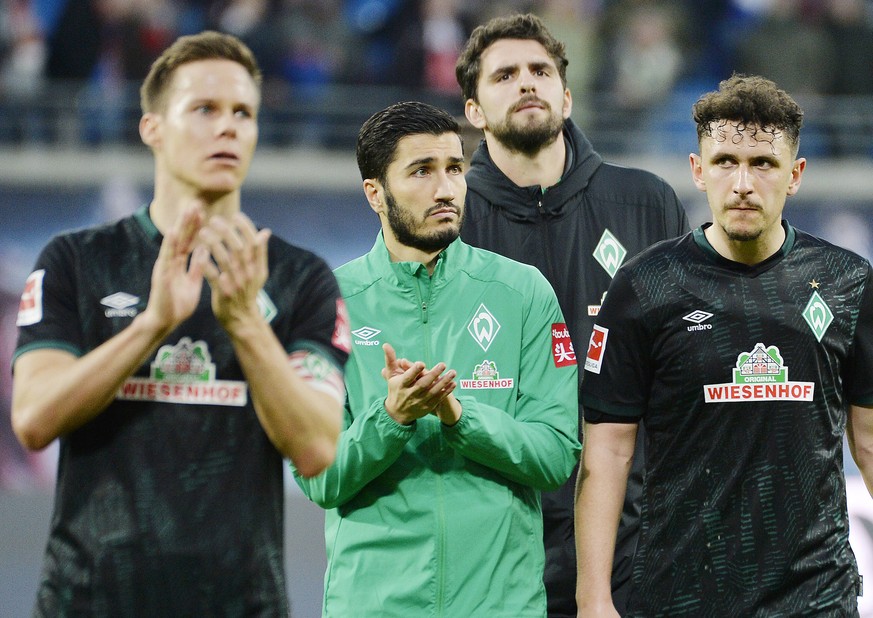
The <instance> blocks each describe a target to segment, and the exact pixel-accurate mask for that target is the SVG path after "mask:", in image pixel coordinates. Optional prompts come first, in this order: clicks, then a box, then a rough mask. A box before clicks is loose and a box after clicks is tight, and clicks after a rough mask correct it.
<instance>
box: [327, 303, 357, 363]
mask: <svg viewBox="0 0 873 618" xmlns="http://www.w3.org/2000/svg"><path fill="white" fill-rule="evenodd" d="M350 328H351V327H350V326H349V312H348V311H347V310H346V303H345V301H344V300H343V299H342V298H337V299H336V322H335V323H334V327H333V337H331V340H330V342H331V343H332V344H333V346H334V347H335V348H337V349H339V350H342V351H343V352H345V353H346V354H348V353H349V352H351V350H352V334H351V332H349V329H350Z"/></svg>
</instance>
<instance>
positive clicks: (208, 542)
mask: <svg viewBox="0 0 873 618" xmlns="http://www.w3.org/2000/svg"><path fill="white" fill-rule="evenodd" d="M161 240H162V239H161V237H160V235H159V233H158V231H157V230H156V229H155V227H154V225H153V224H152V222H151V220H150V219H149V218H148V215H147V214H146V211H145V210H142V211H140V212H139V213H138V214H137V215H136V216H134V217H130V218H127V219H123V220H121V221H120V222H118V223H114V224H110V225H106V226H102V227H98V228H92V229H88V230H83V231H80V232H74V233H71V234H65V235H62V236H59V237H57V238H55V239H53V240H52V242H51V243H49V245H48V246H47V247H46V248H45V249H44V250H43V252H42V254H41V255H40V257H39V258H38V261H37V265H36V269H35V271H34V273H33V274H32V275H31V276H30V278H29V279H28V284H27V289H26V290H25V293H24V296H23V297H22V303H21V309H20V311H19V319H18V322H19V325H20V327H21V329H20V335H19V342H18V349H17V351H16V355H19V354H23V353H26V352H28V351H29V350H33V349H36V348H52V349H62V350H67V351H70V352H72V353H73V354H75V355H77V356H82V355H84V354H87V353H88V352H89V351H91V350H93V349H94V348H96V347H97V346H99V345H100V344H101V343H103V342H104V341H106V340H107V339H109V338H111V337H113V336H114V335H116V334H117V333H118V332H120V331H121V330H122V329H124V328H126V327H127V326H128V325H129V324H130V322H131V320H133V318H134V316H136V315H137V314H138V313H139V312H141V311H142V310H143V309H144V308H145V307H146V304H147V302H148V296H149V289H150V281H151V271H152V266H153V264H154V262H155V259H156V258H157V255H158V250H159V248H160V244H161ZM269 265H270V276H269V279H268V281H267V283H266V285H265V286H264V289H263V290H262V293H261V295H260V296H259V300H260V304H261V306H262V313H263V314H264V316H265V318H266V319H268V320H269V321H270V325H271V327H272V328H273V330H274V332H275V333H276V335H277V337H278V339H279V341H280V342H281V343H282V345H283V346H285V349H286V350H287V351H288V353H289V357H290V360H289V362H295V359H296V358H298V356H299V355H300V354H301V352H303V351H306V350H309V351H313V352H315V354H316V355H317V356H318V357H319V358H321V359H324V361H325V362H329V363H332V364H334V365H336V366H340V365H341V364H342V362H343V361H344V360H345V356H346V353H345V352H344V351H343V350H341V349H340V347H341V346H340V347H337V346H334V345H333V343H332V340H333V336H334V331H335V326H336V323H337V314H338V303H341V300H340V296H339V288H338V287H337V284H336V280H335V279H334V277H333V274H332V273H331V272H330V269H329V268H328V266H327V265H326V264H325V263H324V262H323V261H322V260H321V259H319V258H317V257H316V256H314V255H312V254H311V253H309V252H307V251H303V250H301V249H298V248H296V247H293V246H291V245H289V244H287V243H285V242H283V241H281V240H280V239H278V238H275V237H274V238H271V239H270V244H269ZM341 313H342V312H341ZM343 315H344V314H343ZM310 358H312V357H310ZM283 504H284V489H283V473H282V457H281V455H280V453H279V452H278V451H277V450H276V449H275V448H274V447H273V445H272V444H271V443H270V441H269V440H268V438H267V436H266V434H265V433H264V431H263V429H262V427H261V425H260V423H259V422H258V419H257V416H256V414H255V411H254V408H253V406H252V403H251V396H250V394H249V392H248V386H247V384H246V381H245V377H244V375H243V373H242V369H241V368H240V366H239V363H238V362H237V360H236V357H235V355H234V352H233V347H232V345H231V342H230V339H229V338H228V336H227V334H226V333H225V331H224V330H223V329H222V328H221V327H220V325H219V324H218V322H217V321H216V319H215V317H214V315H213V313H212V309H211V306H210V291H209V286H208V285H207V284H205V283H204V289H203V294H202V296H201V299H200V304H199V306H198V308H197V309H196V311H195V313H194V315H193V316H192V317H190V318H189V319H188V320H186V321H185V322H184V323H182V324H181V325H180V326H179V328H178V329H177V330H176V331H175V332H173V333H172V334H170V335H169V336H168V337H167V338H166V340H165V341H164V342H163V343H162V345H161V346H160V347H159V349H158V350H157V352H156V353H155V354H154V355H153V357H152V358H150V359H149V360H148V361H147V362H146V363H144V364H143V365H142V366H141V367H140V368H139V370H138V371H137V372H136V373H135V374H134V376H132V377H131V378H130V379H128V380H127V381H126V382H125V384H124V385H123V387H122V388H121V389H120V390H119V393H118V396H117V398H116V400H115V401H114V402H113V403H112V404H111V405H110V406H109V407H108V408H107V409H106V410H105V411H103V412H102V413H100V414H99V415H98V416H96V417H95V418H94V419H93V420H91V421H90V422H88V423H86V424H85V425H83V426H82V427H80V428H78V429H76V430H75V431H73V432H71V433H69V434H68V435H65V436H63V437H62V438H61V440H60V455H59V465H58V481H57V493H56V499H55V507H54V513H53V516H52V524H51V532H50V537H49V541H48V548H47V551H46V558H45V564H44V569H43V575H42V578H43V579H42V583H41V586H40V589H39V593H38V594H39V596H38V601H37V608H36V611H35V615H38V616H71V615H76V616H78V615H88V616H244V615H245V616H271V617H272V616H279V615H286V614H287V613H288V603H287V600H286V589H285V580H284V566H283V565H284V559H283Z"/></svg>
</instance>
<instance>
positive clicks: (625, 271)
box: [582, 223, 873, 616]
mask: <svg viewBox="0 0 873 618" xmlns="http://www.w3.org/2000/svg"><path fill="white" fill-rule="evenodd" d="M783 226H784V228H785V231H786V240H785V242H784V244H783V246H782V247H781V249H780V251H778V252H777V253H776V254H775V255H773V256H771V257H770V258H768V259H767V260H765V261H764V262H762V263H760V264H757V265H755V266H746V265H743V264H739V263H736V262H732V261H730V260H727V259H725V258H723V257H721V256H720V255H718V254H717V253H716V252H715V251H714V250H713V249H712V247H711V246H710V245H709V243H708V242H707V240H706V238H705V235H704V231H703V230H704V228H705V226H704V228H699V229H697V230H695V231H693V232H691V233H689V234H687V235H685V236H684V237H682V238H680V239H675V240H670V241H664V242H662V243H660V244H658V245H656V246H654V247H652V248H651V249H649V250H647V251H644V252H643V253H641V254H640V255H638V256H637V257H635V258H634V259H632V260H631V261H629V262H628V263H627V264H626V265H625V266H624V267H623V268H622V269H621V270H619V272H618V273H617V274H616V277H615V279H614V281H613V284H612V285H611V287H610V289H609V292H608V294H607V297H606V300H605V302H604V304H603V306H602V309H601V312H600V314H599V315H598V317H597V324H596V326H595V328H594V331H593V333H592V335H591V339H590V341H589V350H588V354H587V358H586V371H585V376H584V380H583V385H582V402H583V405H584V407H585V414H586V419H588V420H589V421H592V422H599V421H603V420H608V421H613V422H621V421H631V422H632V421H636V420H642V421H643V423H644V425H645V428H646V435H647V448H646V470H647V479H646V484H645V488H644V494H643V495H644V498H643V514H642V528H641V536H640V544H639V547H638V551H637V555H636V557H635V561H634V583H635V585H636V586H637V588H636V590H635V593H634V596H633V597H632V600H631V608H632V611H631V613H630V615H632V616H783V615H784V616H788V615H810V614H812V613H816V615H834V616H846V615H853V613H855V612H857V609H856V594H857V580H858V575H857V568H856V565H855V559H854V556H853V554H852V550H851V548H850V547H849V541H848V532H849V530H848V516H847V512H846V489H845V478H844V473H843V435H844V432H845V427H846V419H847V410H848V406H849V405H850V404H857V405H864V406H873V274H871V268H870V264H869V262H867V261H866V260H865V259H863V258H861V257H860V256H857V255H855V254H854V253H852V252H850V251H847V250H845V249H841V248H839V247H836V246H834V245H831V244H829V243H827V242H825V241H823V240H820V239H817V238H815V237H813V236H810V235H808V234H805V233H803V232H801V231H798V230H795V229H794V228H793V227H791V226H790V225H788V224H787V223H783Z"/></svg>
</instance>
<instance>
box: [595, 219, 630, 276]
mask: <svg viewBox="0 0 873 618" xmlns="http://www.w3.org/2000/svg"><path fill="white" fill-rule="evenodd" d="M593 255H594V259H595V260H597V263H598V264H600V265H601V266H603V270H605V271H606V272H607V273H609V276H610V277H615V273H616V272H617V271H618V268H619V267H620V266H621V265H622V263H624V258H625V257H626V256H627V249H625V248H624V247H623V246H622V244H621V243H620V242H618V239H617V238H616V237H615V236H613V235H612V232H610V231H609V229H605V230H603V235H602V236H601V237H600V240H599V241H597V246H596V247H594V253H593Z"/></svg>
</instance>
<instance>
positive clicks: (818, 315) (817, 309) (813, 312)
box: [803, 292, 834, 341]
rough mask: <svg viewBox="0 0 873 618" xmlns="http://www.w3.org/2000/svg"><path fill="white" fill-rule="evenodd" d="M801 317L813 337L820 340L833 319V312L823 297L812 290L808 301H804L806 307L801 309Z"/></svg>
mask: <svg viewBox="0 0 873 618" xmlns="http://www.w3.org/2000/svg"><path fill="white" fill-rule="evenodd" d="M803 319H804V320H806V323H807V324H809V328H810V329H812V334H814V335H815V338H816V339H817V340H818V341H821V338H822V337H824V334H825V332H826V331H827V329H828V326H830V325H831V322H833V321H834V314H833V313H832V312H831V309H830V307H828V306H827V303H825V301H824V299H823V298H822V297H821V296H819V295H818V292H813V293H812V296H811V297H810V299H809V302H808V303H806V309H804V310H803Z"/></svg>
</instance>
